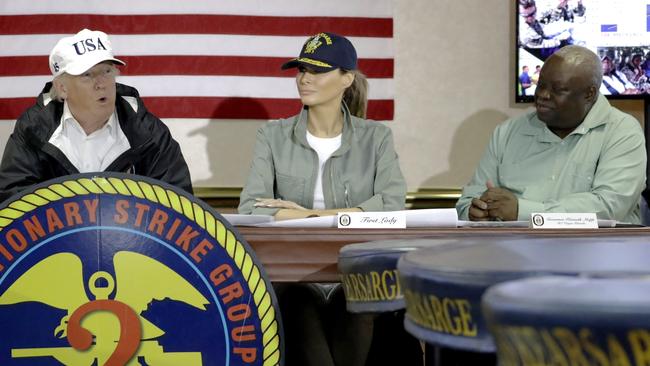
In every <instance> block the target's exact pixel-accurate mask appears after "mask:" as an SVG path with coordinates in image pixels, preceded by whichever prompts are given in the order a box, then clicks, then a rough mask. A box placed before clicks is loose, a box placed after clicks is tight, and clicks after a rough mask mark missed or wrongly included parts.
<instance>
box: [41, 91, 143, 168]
mask: <svg viewBox="0 0 650 366" xmlns="http://www.w3.org/2000/svg"><path fill="white" fill-rule="evenodd" d="M49 142H50V143H51V144H52V145H54V146H56V147H57V148H58V149H59V150H61V152H63V154H65V156H66V157H67V158H68V160H70V162H71V163H72V165H74V166H75V168H77V170H79V172H80V173H88V172H101V171H104V170H105V169H106V168H107V167H108V166H109V165H111V163H112V162H113V161H115V159H117V157H118V156H120V155H121V154H122V153H124V152H125V151H127V150H128V149H129V148H131V145H130V144H129V140H128V139H127V138H126V136H125V135H124V132H123V131H122V129H121V128H120V124H119V121H118V119H117V114H116V113H115V112H113V114H112V115H111V117H110V118H109V119H108V122H106V124H105V125H104V126H103V127H102V128H100V129H99V130H97V131H95V132H93V133H91V134H90V135H86V132H85V131H84V130H83V128H82V127H81V125H80V124H79V122H77V120H76V119H75V118H74V117H73V116H72V113H71V112H70V107H68V103H67V102H64V104H63V115H62V116H61V123H60V124H59V127H57V129H56V130H55V131H54V133H53V134H52V137H50V140H49Z"/></svg>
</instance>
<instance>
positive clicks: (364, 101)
mask: <svg viewBox="0 0 650 366" xmlns="http://www.w3.org/2000/svg"><path fill="white" fill-rule="evenodd" d="M341 72H350V73H352V74H353V75H354V81H353V82H352V85H350V86H349V87H348V88H347V89H345V92H344V93H343V101H344V102H345V104H346V105H347V106H348V109H349V110H350V113H351V114H352V115H353V116H357V117H359V118H366V110H367V109H368V80H367V79H366V75H364V74H363V73H362V72H361V71H359V70H349V71H346V70H341Z"/></svg>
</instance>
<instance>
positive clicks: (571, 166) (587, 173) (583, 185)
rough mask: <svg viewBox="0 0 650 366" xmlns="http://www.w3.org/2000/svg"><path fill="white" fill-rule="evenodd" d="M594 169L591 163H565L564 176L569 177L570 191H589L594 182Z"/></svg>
mask: <svg viewBox="0 0 650 366" xmlns="http://www.w3.org/2000/svg"><path fill="white" fill-rule="evenodd" d="M595 171H596V169H595V167H594V166H593V165H591V164H585V163H578V162H576V161H569V162H567V165H566V176H567V177H568V178H569V180H570V182H569V184H568V185H569V187H571V192H572V193H579V192H589V191H591V189H592V187H593V184H594V173H595Z"/></svg>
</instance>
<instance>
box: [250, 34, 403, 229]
mask: <svg viewBox="0 0 650 366" xmlns="http://www.w3.org/2000/svg"><path fill="white" fill-rule="evenodd" d="M294 67H295V68H298V73H297V75H296V84H297V87H298V93H299V94H300V100H301V101H302V103H303V105H304V107H303V109H302V110H301V111H300V113H299V114H298V115H296V116H293V117H290V118H287V119H282V120H279V121H272V122H269V123H266V124H265V125H264V126H263V127H262V128H260V130H259V131H258V133H257V141H256V144H255V151H254V156H253V162H252V164H251V170H250V174H249V176H248V180H247V182H246V186H245V187H244V190H243V192H242V194H241V197H240V204H239V212H240V213H242V214H250V213H252V214H263V215H273V216H275V219H276V220H284V219H295V218H303V217H310V216H322V215H336V213H337V212H342V211H394V210H402V209H404V199H405V196H406V183H405V182H404V177H403V176H402V172H401V171H400V168H399V161H398V158H397V154H396V153H395V149H394V147H393V136H392V133H391V130H390V129H389V128H388V127H386V126H384V125H382V124H380V123H376V122H372V121H368V120H365V119H363V118H364V117H365V115H366V105H367V82H366V79H365V77H364V76H363V74H361V72H359V71H358V70H357V53H356V51H355V49H354V46H352V43H350V41H349V40H347V39H346V38H345V37H341V36H338V35H336V34H332V33H320V34H317V35H315V36H313V37H310V38H309V39H308V40H307V42H306V43H305V44H304V46H303V48H302V51H301V52H300V57H298V58H296V59H293V60H291V61H289V62H287V63H285V64H284V65H282V68H283V69H288V68H294Z"/></svg>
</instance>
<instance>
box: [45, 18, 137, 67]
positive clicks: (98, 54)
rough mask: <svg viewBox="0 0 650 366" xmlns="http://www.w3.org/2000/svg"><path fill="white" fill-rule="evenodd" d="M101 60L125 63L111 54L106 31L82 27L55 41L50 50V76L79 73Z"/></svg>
mask: <svg viewBox="0 0 650 366" xmlns="http://www.w3.org/2000/svg"><path fill="white" fill-rule="evenodd" d="M103 61H113V62H115V63H118V64H121V65H126V63H125V62H124V61H122V60H118V59H116V58H115V57H114V56H113V47H112V46H111V42H110V41H109V40H108V36H107V35H106V33H104V32H101V31H91V30H89V29H83V30H81V31H80V32H79V33H77V34H75V35H74V36H71V37H64V38H61V39H60V40H59V42H57V44H56V46H54V48H53V49H52V52H50V71H52V76H55V77H56V76H59V75H61V74H63V73H64V72H65V73H68V74H70V75H80V74H83V73H84V72H86V71H87V70H88V69H90V68H91V67H93V66H95V65H97V64H98V63H100V62H103Z"/></svg>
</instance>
